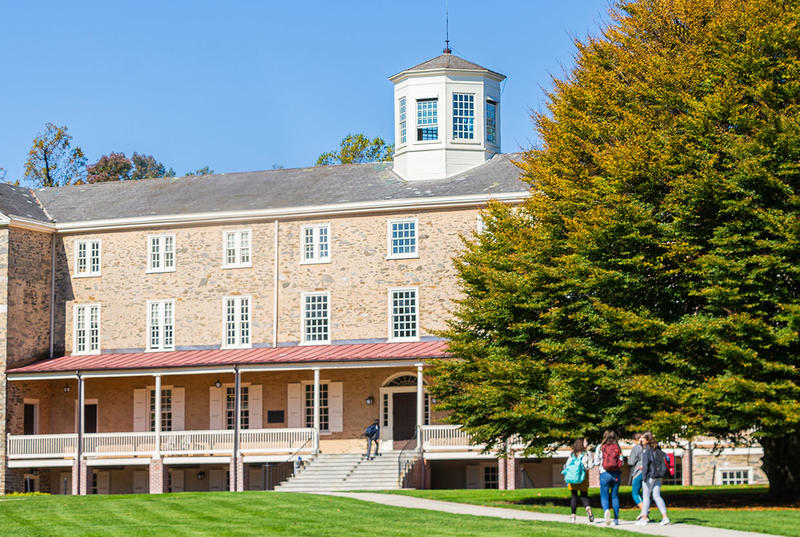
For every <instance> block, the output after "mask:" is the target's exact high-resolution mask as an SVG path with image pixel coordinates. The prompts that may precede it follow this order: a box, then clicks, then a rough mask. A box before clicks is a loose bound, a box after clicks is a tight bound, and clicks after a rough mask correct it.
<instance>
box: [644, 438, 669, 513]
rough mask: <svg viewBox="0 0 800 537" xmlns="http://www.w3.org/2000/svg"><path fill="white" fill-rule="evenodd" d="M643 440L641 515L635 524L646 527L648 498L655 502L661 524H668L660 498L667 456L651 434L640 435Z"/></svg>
mask: <svg viewBox="0 0 800 537" xmlns="http://www.w3.org/2000/svg"><path fill="white" fill-rule="evenodd" d="M642 438H644V453H643V454H642V513H641V514H640V515H639V518H638V520H637V521H636V523H637V524H639V525H640V526H646V525H647V523H648V522H650V520H649V519H648V514H649V512H650V497H651V496H652V498H653V500H655V502H656V505H657V506H658V510H659V511H661V522H659V524H661V525H662V526H666V525H667V524H669V517H668V516H667V504H666V503H664V499H663V498H662V497H661V480H662V479H663V478H665V477H666V476H667V474H668V473H669V465H668V463H667V456H666V455H665V454H664V452H663V451H661V447H659V445H658V442H656V440H655V438H653V433H650V432H647V433H644V434H643V435H642Z"/></svg>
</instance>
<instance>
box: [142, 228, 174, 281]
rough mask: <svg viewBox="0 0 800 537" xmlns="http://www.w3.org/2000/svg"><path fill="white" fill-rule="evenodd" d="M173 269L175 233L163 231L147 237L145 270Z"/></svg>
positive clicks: (165, 270)
mask: <svg viewBox="0 0 800 537" xmlns="http://www.w3.org/2000/svg"><path fill="white" fill-rule="evenodd" d="M174 271H175V235H174V234H172V233H164V234H161V235H148V237H147V272H174Z"/></svg>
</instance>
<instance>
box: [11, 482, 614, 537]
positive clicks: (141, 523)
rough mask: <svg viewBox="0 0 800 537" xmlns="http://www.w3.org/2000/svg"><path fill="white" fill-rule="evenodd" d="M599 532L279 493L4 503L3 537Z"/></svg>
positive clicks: (508, 536)
mask: <svg viewBox="0 0 800 537" xmlns="http://www.w3.org/2000/svg"><path fill="white" fill-rule="evenodd" d="M602 532H603V530H602V529H600V528H596V527H588V526H571V525H567V524H559V523H543V522H526V521H513V520H501V519H491V518H484V517H471V516H461V515H451V514H448V513H437V512H433V511H423V510H416V509H403V508H399V507H386V506H382V505H378V504H373V503H367V502H361V501H358V500H351V499H349V498H336V497H331V496H316V495H308V494H289V493H275V492H244V493H228V492H205V493H191V492H187V493H179V494H164V495H159V496H155V495H153V496H150V495H136V496H84V497H76V496H34V497H5V498H0V535H2V536H5V535H8V536H13V537H29V536H53V537H71V536H78V535H80V536H87V537H91V536H101V535H103V536H106V535H107V536H114V537H127V536H137V537H139V536H148V535H153V536H164V535H169V536H170V537H173V536H176V537H177V536H183V535H193V536H194V535H208V536H214V537H225V536H243V535H253V536H264V535H285V536H305V535H307V536H314V537H327V536H347V537H351V536H365V537H366V536H369V537H376V536H408V537H418V536H420V535H424V536H425V537H439V536H441V537H445V536H475V537H478V536H486V537H492V536H496V537H501V536H502V537H514V536H525V537H530V536H532V535H535V536H537V537H580V536H597V535H601V534H602Z"/></svg>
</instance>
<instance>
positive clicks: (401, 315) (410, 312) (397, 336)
mask: <svg viewBox="0 0 800 537" xmlns="http://www.w3.org/2000/svg"><path fill="white" fill-rule="evenodd" d="M389 297H390V303H389V307H390V312H391V316H390V320H389V324H390V328H389V329H390V334H389V336H390V339H392V340H395V341H396V340H403V339H406V340H408V339H417V337H418V334H417V322H418V316H417V290H416V289H392V290H391V291H390V292H389Z"/></svg>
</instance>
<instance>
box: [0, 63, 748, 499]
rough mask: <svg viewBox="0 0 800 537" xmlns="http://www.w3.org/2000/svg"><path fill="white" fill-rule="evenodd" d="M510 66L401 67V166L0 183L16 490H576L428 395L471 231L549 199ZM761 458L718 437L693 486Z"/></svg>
mask: <svg viewBox="0 0 800 537" xmlns="http://www.w3.org/2000/svg"><path fill="white" fill-rule="evenodd" d="M504 78H505V77H504V76H503V75H501V74H498V73H495V72H493V71H490V70H488V69H485V68H483V67H480V66H478V65H476V64H474V63H471V62H468V61H466V60H464V59H462V58H458V57H456V56H454V55H452V54H450V53H445V54H443V55H441V56H438V57H437V58H434V59H432V60H430V61H427V62H425V63H422V64H420V65H418V66H416V67H412V68H410V69H407V70H405V71H402V72H401V73H398V74H397V75H395V76H393V77H391V80H392V82H393V83H394V85H395V91H394V99H393V103H394V114H395V139H396V142H397V144H396V153H395V156H394V162H393V163H380V164H375V163H370V164H352V165H342V166H327V167H314V168H302V169H281V170H272V171H264V172H250V173H231V174H220V175H212V176H200V177H182V178H167V179H150V180H142V181H131V182H115V183H101V184H95V185H81V186H70V187H63V188H54V189H44V190H38V191H30V190H27V189H24V188H19V187H14V186H9V185H0V213H2V221H0V224H2V228H0V242H1V243H2V249H0V256H2V257H3V260H2V263H1V264H0V266H1V267H2V268H3V270H2V271H0V285H2V286H4V288H5V292H4V295H5V296H6V297H7V300H6V303H5V304H3V305H2V306H0V323H1V324H0V326H2V327H3V328H4V329H3V330H0V335H1V337H3V338H4V345H2V346H0V349H2V350H0V352H2V353H3V356H2V359H0V364H1V365H0V367H1V368H2V369H0V390H2V394H0V420H2V422H3V423H4V426H5V431H6V433H7V434H6V435H3V436H2V437H0V443H2V446H0V447H1V448H2V449H0V490H2V491H23V490H25V491H31V490H41V491H46V492H51V493H65V494H85V493H93V492H94V493H123V492H154V493H158V492H164V491H183V490H223V489H231V490H244V489H272V488H275V487H279V488H284V489H287V490H292V489H303V490H306V489H313V488H315V487H319V488H335V487H340V488H359V489H364V488H372V487H377V488H392V487H397V486H416V487H423V486H428V487H430V486H433V487H439V488H446V487H458V488H463V487H480V488H483V487H500V488H514V487H519V486H553V485H559V484H560V483H561V474H560V468H561V464H562V462H563V457H564V456H565V454H564V453H561V452H559V453H557V454H556V455H555V456H554V457H553V458H550V459H544V460H535V459H526V458H524V457H523V456H522V455H521V454H517V455H515V456H514V457H511V458H510V459H501V460H498V459H497V457H496V456H495V455H494V454H492V453H483V452H482V450H481V447H480V446H474V445H472V444H471V443H470V441H469V437H468V436H467V435H466V434H464V433H463V432H462V431H460V430H459V428H458V427H456V426H453V425H444V424H442V416H441V415H439V414H438V413H437V412H436V411H434V410H432V401H430V400H429V398H428V396H427V393H426V389H425V367H426V366H428V365H429V364H430V361H431V360H435V359H440V358H446V357H447V356H446V353H445V342H443V341H442V340H440V339H439V338H438V337H436V336H435V334H436V333H437V331H438V330H440V329H442V328H444V326H445V322H446V320H447V319H448V317H449V315H450V313H451V310H452V308H453V299H455V298H457V296H458V291H457V287H456V285H455V272H454V269H453V266H452V262H451V258H452V256H453V255H455V254H456V253H457V252H458V250H459V248H460V245H461V236H470V234H471V233H473V232H475V231H478V229H479V227H480V225H481V220H480V209H481V207H483V206H484V205H485V204H486V203H487V202H488V201H489V200H492V199H494V200H500V201H505V202H509V203H519V202H521V201H522V200H523V199H524V198H525V196H527V195H528V188H527V184H525V183H523V182H522V181H520V180H519V171H518V169H517V167H516V166H515V165H514V163H513V160H514V158H515V155H513V154H510V155H509V154H502V153H501V152H500V123H499V122H500V107H501V91H500V83H501V82H502V80H503V79H504ZM376 419H377V420H379V423H380V425H381V429H382V431H381V440H380V446H381V450H382V453H383V454H382V455H381V456H380V457H377V458H376V459H375V460H373V461H366V460H364V459H363V457H361V455H360V454H361V453H362V452H363V451H364V445H363V444H364V437H363V436H362V433H363V431H364V429H365V427H366V426H367V425H369V424H370V423H372V422H373V421H374V420H376ZM703 450H705V451H703ZM675 454H676V455H677V457H678V460H679V461H680V462H681V463H682V464H679V468H680V469H681V470H680V473H679V475H678V476H677V477H676V480H678V481H679V482H680V481H681V480H682V479H683V480H688V479H689V477H687V476H691V475H692V472H691V471H689V469H690V468H692V465H691V464H689V463H688V460H689V457H688V452H687V456H686V457H684V454H683V452H682V451H681V450H680V449H679V450H677V451H676V452H675ZM759 455H760V452H757V451H756V450H742V449H737V450H736V451H731V452H730V453H729V456H726V457H724V458H721V459H718V458H711V457H710V455H709V452H708V449H707V447H704V446H696V447H695V449H694V456H693V459H694V461H695V467H696V468H697V469H698V470H697V471H695V473H694V481H695V483H701V482H702V483H704V482H715V483H720V482H756V481H758V480H762V479H763V474H761V473H760V470H759V466H760V464H759V461H758V456H759ZM684 459H685V460H686V461H687V463H686V464H683V461H684ZM301 461H302V463H301ZM720 461H722V462H720ZM726 465H727V466H726ZM300 469H302V471H297V470H300Z"/></svg>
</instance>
